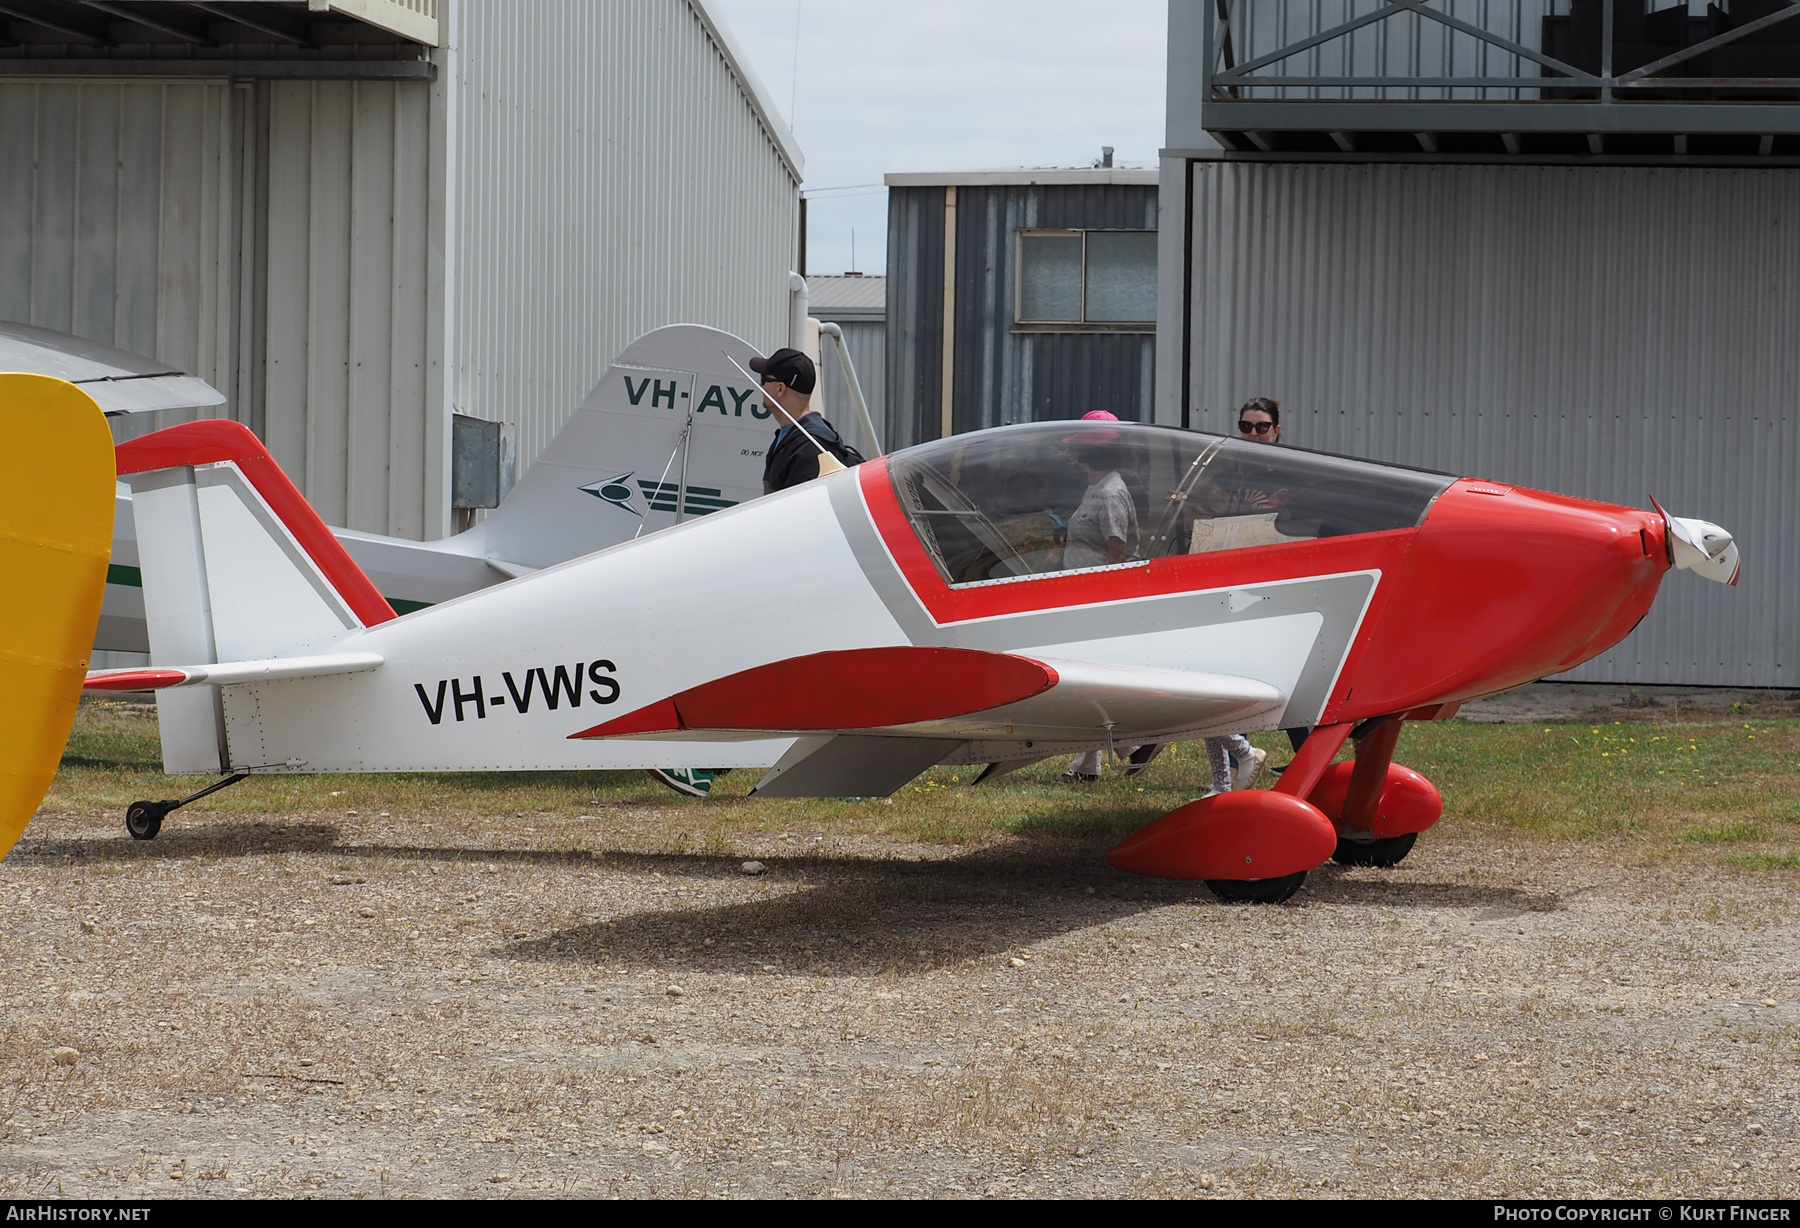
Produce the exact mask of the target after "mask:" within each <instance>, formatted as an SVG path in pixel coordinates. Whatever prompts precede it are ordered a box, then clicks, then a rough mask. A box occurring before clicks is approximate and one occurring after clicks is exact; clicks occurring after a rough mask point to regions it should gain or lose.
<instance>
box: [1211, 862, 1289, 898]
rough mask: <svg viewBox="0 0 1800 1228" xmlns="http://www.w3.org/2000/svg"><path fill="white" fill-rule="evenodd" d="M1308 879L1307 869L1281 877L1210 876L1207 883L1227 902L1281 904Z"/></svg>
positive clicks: (1214, 892) (1215, 893) (1213, 891)
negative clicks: (1240, 877)
mask: <svg viewBox="0 0 1800 1228" xmlns="http://www.w3.org/2000/svg"><path fill="white" fill-rule="evenodd" d="M1305 881H1306V871H1305V870H1301V871H1300V872H1299V873H1297V874H1284V875H1283V876H1282V877H1280V878H1256V879H1247V880H1242V879H1235V878H1209V879H1207V880H1206V885H1207V887H1208V888H1210V889H1211V891H1212V893H1213V894H1214V895H1216V896H1218V897H1219V899H1220V901H1221V902H1223V903H1226V904H1279V903H1281V902H1282V901H1284V900H1288V899H1291V898H1293V894H1294V892H1296V891H1298V890H1300V884H1301V883H1304V882H1305Z"/></svg>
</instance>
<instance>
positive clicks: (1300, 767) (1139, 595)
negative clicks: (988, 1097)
mask: <svg viewBox="0 0 1800 1228" xmlns="http://www.w3.org/2000/svg"><path fill="white" fill-rule="evenodd" d="M4 378H27V377H4ZM64 387H65V388H66V387H67V386H66V385H64ZM76 395H79V394H76ZM117 471H118V474H119V475H120V476H121V477H123V478H125V479H126V480H128V481H129V482H130V484H131V487H132V495H133V502H134V505H135V509H136V516H137V521H138V529H139V541H140V550H141V551H142V558H141V565H142V569H143V582H144V598H145V609H146V614H147V619H148V625H149V634H150V642H151V653H152V662H153V664H152V666H151V667H150V668H148V669H134V670H122V671H104V672H98V673H94V674H90V675H88V676H87V677H86V679H85V686H86V688H87V689H88V690H90V691H105V690H142V689H155V690H156V691H157V699H158V705H159V715H160V718H161V725H162V738H163V754H164V761H165V767H166V769H167V770H169V771H171V772H229V773H233V774H241V773H252V772H254V773H263V772H270V773H279V772H373V771H413V772H416V771H468V770H532V769H539V770H544V769H592V768H637V767H656V766H659V765H663V764H667V763H672V762H699V761H701V760H704V761H705V762H707V763H709V764H716V765H718V766H721V767H751V766H767V765H770V764H773V767H772V768H770V770H769V772H768V774H767V775H766V776H764V777H763V779H762V781H761V783H760V784H759V785H758V786H757V789H756V792H757V794H759V795H762V796H845V795H859V796H870V795H881V794H886V793H889V792H891V791H893V790H894V789H896V788H898V787H899V786H900V785H902V784H904V783H905V782H906V781H908V780H910V779H911V778H913V777H914V776H915V775H917V774H918V773H920V772H922V771H924V770H925V769H927V768H929V767H931V766H933V765H936V764H968V765H986V767H985V770H984V771H982V772H981V774H980V775H981V776H982V778H984V779H992V778H994V777H996V776H998V775H1000V774H1002V773H1004V772H1006V771H1008V770H1011V769H1013V768H1016V767H1018V766H1021V765H1024V764H1028V763H1031V762H1034V761H1036V760H1040V759H1044V758H1047V757H1051V756H1062V755H1068V754H1070V753H1072V752H1075V751H1080V750H1084V749H1090V748H1094V747H1097V746H1098V747H1107V746H1110V747H1115V748H1119V749H1120V750H1123V749H1124V748H1126V747H1130V746H1135V745H1137V744H1140V743H1146V742H1166V741H1173V740H1179V739H1189V738H1197V737H1201V736H1204V735H1209V734H1215V733H1225V732H1242V731H1254V730H1267V729H1286V728H1293V727H1295V726H1310V727H1312V728H1313V733H1312V735H1311V737H1310V738H1309V739H1308V740H1307V741H1306V743H1305V745H1304V747H1303V748H1302V749H1301V751H1300V752H1299V754H1298V755H1297V756H1296V758H1295V760H1294V762H1293V763H1292V764H1291V765H1290V766H1289V767H1288V769H1287V770H1286V772H1285V773H1284V774H1283V775H1282V776H1281V777H1280V780H1279V783H1278V784H1277V785H1276V786H1275V788H1274V789H1272V790H1250V791H1242V792H1232V793H1225V794H1220V795H1216V796H1209V797H1206V798H1202V799H1200V800H1198V801H1195V802H1192V803H1189V804H1187V805H1185V806H1182V807H1181V808H1179V809H1177V810H1175V811H1173V812H1171V813H1169V814H1167V815H1164V816H1163V817H1162V818H1160V819H1157V820H1156V821H1155V822H1153V823H1151V824H1150V825H1148V826H1147V827H1145V828H1143V829H1142V830H1140V831H1138V832H1137V833H1135V834H1133V835H1132V836H1130V837H1128V838H1127V839H1126V840H1124V841H1123V842H1122V843H1121V844H1119V845H1118V846H1117V847H1116V848H1115V849H1114V850H1113V851H1112V854H1111V860H1112V862H1113V864H1115V865H1117V866H1119V867H1122V868H1124V869H1128V870H1134V871H1138V872H1141V873H1146V874H1156V875H1164V876H1169V877H1176V878H1186V879H1203V880H1206V881H1207V882H1208V883H1209V884H1210V885H1212V886H1213V888H1214V890H1215V891H1216V892H1217V893H1218V894H1220V895H1221V896H1222V897H1224V898H1227V899H1249V900H1274V899H1284V898H1286V897H1287V896H1288V895H1291V894H1292V892H1293V891H1294V890H1295V889H1296V888H1297V887H1298V886H1299V885H1300V882H1301V881H1302V880H1303V879H1304V877H1305V874H1306V872H1307V871H1308V870H1311V869H1313V868H1314V867H1316V866H1318V865H1320V864H1321V863H1323V862H1324V861H1326V860H1327V859H1329V858H1331V857H1332V856H1333V855H1334V854H1338V855H1340V856H1342V857H1343V858H1344V859H1347V860H1364V861H1378V862H1386V863H1387V864H1392V862H1393V861H1396V860H1398V858H1399V856H1402V855H1404V853H1405V852H1406V850H1407V848H1409V847H1410V845H1411V841H1412V838H1413V837H1414V835H1415V834H1416V833H1417V832H1420V831H1422V830H1424V829H1425V828H1427V827H1429V826H1430V825H1431V824H1432V823H1434V822H1435V821H1436V820H1437V818H1438V816H1439V813H1440V809H1441V804H1440V801H1439V798H1438V795H1437V792H1436V790H1435V789H1434V788H1433V787H1432V786H1431V784H1430V783H1429V782H1428V781H1426V780H1425V779H1424V778H1423V777H1422V776H1420V775H1418V774H1417V773H1416V772H1412V771H1410V770H1408V769H1406V768H1404V767H1401V766H1398V765H1396V764H1394V763H1393V762H1392V755H1393V750H1394V746H1395V741H1396V739H1397V737H1398V735H1399V732H1400V729H1401V726H1402V723H1403V722H1404V721H1407V720H1426V719H1433V718H1440V717H1443V716H1445V715H1447V714H1448V713H1449V712H1451V711H1452V710H1454V708H1455V706H1456V705H1457V704H1458V703H1459V702H1460V701H1463V700H1466V699H1469V698H1472V697H1474V696H1479V695H1486V694H1490V693H1493V692H1496V691H1501V690H1505V689H1507V688H1509V687H1513V686H1516V685H1519V684H1521V683H1524V682H1528V681H1531V680H1533V679H1537V678H1540V677H1543V676H1544V675H1547V674H1553V673H1558V672H1561V671H1563V670H1567V669H1570V668H1572V667H1573V666H1575V665H1577V664H1579V663H1581V662H1582V661H1585V660H1587V659H1589V658H1591V657H1593V656H1595V655H1597V654H1598V653H1600V652H1603V651H1604V650H1606V649H1607V648H1609V647H1611V646H1612V645H1613V644H1616V643H1617V642H1618V641H1619V640H1621V639H1622V638H1624V636H1625V635H1626V634H1627V633H1628V632H1629V631H1630V630H1631V629H1632V627H1633V626H1635V625H1636V624H1637V622H1638V620H1639V619H1641V618H1642V617H1643V616H1644V614H1645V612H1646V611H1647V610H1648V609H1649V607H1650V604H1651V602H1652V600H1653V599H1654V597H1655V595H1656V592H1657V588H1658V586H1659V585H1660V583H1661V581H1662V577H1663V575H1664V573H1665V572H1667V571H1668V570H1669V569H1670V568H1671V566H1672V565H1673V566H1676V567H1683V568H1689V569H1692V570H1695V571H1698V572H1699V573H1700V574H1702V575H1704V576H1707V577H1708V578H1710V579H1714V580H1718V581H1721V582H1727V583H1735V581H1736V579H1737V550H1736V546H1735V545H1734V544H1733V542H1732V540H1731V537H1730V535H1729V534H1727V533H1725V532H1724V530H1722V529H1719V528H1718V527H1717V526H1714V525H1710V524H1706V523H1704V522H1699V521H1689V520H1682V519H1679V518H1674V517H1670V516H1668V515H1666V514H1665V513H1662V512H1661V511H1660V509H1658V511H1656V512H1642V511H1637V510H1634V509H1630V508H1624V507H1616V506H1611V505H1607V504H1601V503H1592V502H1587V501H1584V500H1580V499H1573V498H1568V497H1565V496H1561V495H1553V494H1546V493H1543V492H1540V491H1534V490H1527V489H1523V488H1519V487H1514V486H1508V485H1503V484H1497V483H1491V482H1482V481H1476V480H1472V479H1466V478H1456V477H1452V476H1448V475H1443V474H1435V473H1426V472H1421V471H1418V470H1412V469H1404V468H1399V467H1396V466H1390V465H1380V464H1374V463H1370V462H1367V461H1359V460H1349V459H1344V458H1341V457H1336V456H1328V455H1322V454H1318V453H1311V452H1305V451H1300V450H1297V449H1290V448H1286V447H1270V446H1266V445H1261V444H1251V443H1243V442H1240V441H1238V440H1233V439H1220V438H1217V437H1214V436H1210V435H1205V434H1199V433H1193V432H1187V431H1178V430H1170V429H1164V428H1160V427H1153V426H1139V425H1131V424H1112V423H1105V424H1102V423H1089V422H1080V423H1066V422H1063V423H1041V424H1035V425H1025V426H1014V427H1005V428H1001V429H998V430H990V431H980V432H975V433H972V434H968V435H959V436H955V437H952V438H949V439H943V440H939V441H936V442H933V443H927V444H922V445H920V446H918V447H914V448H909V449H906V450H904V451H901V452H898V453H895V454H892V455H890V456H888V457H885V458H882V459H878V460H874V461H870V462H868V463H866V464H863V465H861V466H859V467H857V468H854V469H851V470H847V471H842V472H837V473H832V474H829V475H828V476H825V477H822V478H820V479H819V480H817V481H814V482H810V483H807V484H805V485H803V486H800V487H796V488H794V489H791V490H787V491H784V492H781V493H779V494H775V495H770V496H766V497H764V498H760V499H756V500H754V501H752V502H747V503H743V504H741V505H739V506H736V507H732V508H728V509H725V510H722V511H719V512H716V513H715V514H712V515H709V516H707V517H705V518H704V519H697V520H690V521H688V522H686V523H683V524H680V525H676V526H673V527H670V528H667V529H664V530H663V531H661V532H659V533H656V534H655V535H653V536H648V537H645V538H643V539H641V540H638V541H632V542H626V543H624V544H621V545H617V546H613V547H611V548H609V549H606V550H602V551H600V552H599V553H596V554H591V555H587V556H585V557H582V558H578V559H574V560H572V561H569V562H566V563H562V564H559V565H556V566H551V567H547V568H545V569H543V570H541V571H537V572H534V573H532V574H530V575H527V576H523V577H521V578H519V579H515V580H512V581H510V582H507V583H504V584H500V585H497V586H495V587H492V588H488V589H484V590H482V591H479V592H475V593H471V594H468V595H466V596H463V597H459V598H455V599H452V600H449V601H445V602H443V603H441V604H438V605H435V606H432V607H430V608H428V609H423V610H419V611H417V612H414V613H411V614H408V615H405V616H403V617H400V616H396V615H395V613H394V611H393V610H392V608H391V607H390V606H389V605H388V603H387V602H386V601H384V600H383V599H382V598H381V596H380V595H379V593H378V592H377V591H376V590H375V588H374V587H373V586H372V585H371V584H370V582H369V581H368V579H367V578H366V577H365V576H364V575H363V573H362V572H361V571H360V570H358V568H357V567H356V565H355V564H354V562H352V560H351V558H350V556H349V555H348V554H347V553H346V552H345V550H344V549H343V548H342V546H341V545H340V544H339V543H338V542H337V540H336V539H335V538H334V537H333V536H332V534H331V532H330V531H329V530H328V529H327V528H326V527H325V526H324V524H323V523H322V522H320V520H319V518H318V517H317V516H316V515H315V514H314V513H313V511H312V509H311V508H310V507H308V506H307V504H306V503H305V501H304V500H303V499H302V498H301V496H300V495H299V493H298V492H297V491H296V490H295V488H294V487H293V485H292V484H291V483H290V482H289V481H288V480H287V478H286V477H285V476H284V475H283V474H282V472H281V470H280V469H279V468H278V467H277V466H276V465H275V463H274V462H273V461H272V460H270V458H269V456H268V453H267V452H266V451H265V450H264V448H263V447H262V445H261V444H260V443H259V442H258V441H257V439H256V438H255V437H254V436H253V435H252V434H251V433H250V432H249V431H248V430H246V429H244V428H243V427H241V426H238V425H236V424H232V423H227V422H202V423H196V424H193V425H189V426H182V427H176V428H173V429H170V430H166V431H162V432H158V433H157V434H154V435H150V436H146V437H144V438H142V439H138V440H134V441H131V442H129V443H125V444H121V445H120V446H119V447H118V449H117ZM1111 474H1117V475H1118V478H1119V481H1118V483H1112V482H1111V479H1110V478H1109V477H1108V476H1106V475H1111ZM1121 483H1122V485H1123V486H1124V488H1125V489H1126V490H1127V491H1128V492H1129V493H1130V496H1131V499H1132V501H1133V503H1134V507H1135V514H1136V518H1137V529H1136V531H1135V534H1134V535H1135V536H1136V538H1137V540H1136V541H1134V542H1131V543H1129V545H1128V546H1127V548H1126V550H1125V552H1124V553H1125V554H1126V555H1128V557H1126V558H1125V559H1124V561H1121V562H1111V563H1108V562H1104V561H1102V562H1101V563H1100V564H1099V565H1092V566H1079V565H1077V564H1080V563H1082V562H1084V561H1090V559H1089V558H1088V557H1087V556H1086V555H1084V553H1083V552H1082V551H1080V550H1078V549H1076V548H1074V547H1072V546H1071V545H1070V544H1069V543H1068V541H1067V535H1068V534H1069V532H1070V531H1071V529H1070V527H1069V526H1070V522H1071V521H1075V520H1078V519H1079V518H1080V517H1081V515H1082V513H1083V507H1084V501H1085V500H1086V499H1087V498H1088V497H1089V495H1088V492H1089V488H1090V484H1092V485H1093V486H1094V487H1095V488H1096V489H1098V488H1100V487H1103V486H1108V485H1109V484H1110V485H1112V486H1113V487H1114V488H1115V489H1116V487H1117V486H1118V485H1119V484H1121ZM107 493H109V492H107ZM3 558H4V556H0V565H3ZM77 604H79V603H77ZM72 608H73V607H72ZM91 625H92V624H91V623H90V624H89V627H90V629H91ZM58 702H61V701H60V699H59V700H58ZM70 712H71V717H72V708H71V709H70ZM58 719H59V720H60V718H58ZM62 728H63V729H65V730H66V729H67V725H66V724H64V725H63V726H62ZM1353 733H1354V734H1355V736H1356V758H1355V761H1354V762H1353V763H1350V762H1346V763H1342V764H1337V765H1335V766H1333V764H1332V760H1333V757H1334V756H1335V755H1336V753H1337V752H1338V751H1339V749H1340V748H1341V747H1342V746H1343V744H1344V742H1345V740H1346V738H1348V737H1351V736H1352V734H1353ZM695 743H702V744H704V745H703V746H696V745H695ZM46 782H47V778H46ZM40 796H41V794H40ZM32 804H33V805H34V806H35V801H33V803H32ZM158 805H159V804H155V803H139V804H138V805H137V806H134V807H133V809H132V813H131V815H130V816H129V819H128V827H130V829H131V833H132V834H133V835H134V836H137V837H139V838H148V837H151V836H154V835H155V834H156V830H157V828H158V826H159V825H160V822H161V819H162V816H163V812H162V811H161V810H159V809H157V806H158ZM146 806H149V807H150V808H149V809H145V807H146ZM26 817H28V813H27V816H26ZM4 821H5V820H4V817H3V816H0V825H3V824H4ZM19 826H20V827H22V826H23V822H22V820H21V821H20V822H19ZM12 834H13V835H14V836H16V834H17V832H16V831H14V832H13V833H12ZM5 835H6V832H5V830H4V827H3V826H0V837H4V836H5ZM1382 842H1387V843H1382ZM8 843H10V840H9V841H8Z"/></svg>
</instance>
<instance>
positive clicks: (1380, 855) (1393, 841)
mask: <svg viewBox="0 0 1800 1228" xmlns="http://www.w3.org/2000/svg"><path fill="white" fill-rule="evenodd" d="M1418 838H1419V833H1418V832H1416V831H1409V832H1407V833H1406V834H1405V835H1403V836H1389V837H1388V838H1387V839H1385V840H1343V839H1340V840H1339V841H1338V843H1337V852H1335V853H1333V854H1332V855H1331V859H1332V860H1333V861H1335V862H1337V863H1338V864H1339V865H1340V866H1380V867H1381V868H1382V869H1387V868H1388V867H1389V866H1397V865H1399V864H1400V863H1401V862H1402V861H1405V860H1406V855H1407V854H1408V853H1410V852H1412V847H1413V843H1414V842H1415V841H1417V840H1418Z"/></svg>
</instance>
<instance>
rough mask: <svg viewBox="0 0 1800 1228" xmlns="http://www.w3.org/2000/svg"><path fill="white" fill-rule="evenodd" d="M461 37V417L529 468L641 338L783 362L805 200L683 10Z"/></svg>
mask: <svg viewBox="0 0 1800 1228" xmlns="http://www.w3.org/2000/svg"><path fill="white" fill-rule="evenodd" d="M457 20H459V21H460V23H461V29H460V34H459V35H458V36H457V37H458V46H459V48H460V52H459V56H460V58H459V61H458V67H457V69H456V73H457V80H456V88H457V90H458V102H457V105H458V108H459V110H458V115H457V120H456V123H457V125H458V132H457V137H456V155H455V156H456V159H457V169H456V189H455V190H456V198H455V202H454V205H453V209H454V216H455V217H456V223H455V226H454V234H455V241H454V251H453V260H454V264H455V274H454V276H455V288H454V291H453V301H452V307H451V310H452V312H453V317H452V322H451V323H452V334H451V335H452V338H453V341H452V347H453V349H452V353H453V355H454V358H453V369H452V379H453V383H452V397H453V401H454V407H455V409H456V411H457V412H459V413H467V414H474V415H476V416H479V417H483V418H489V419H499V420H504V421H509V422H515V423H517V424H518V426H519V461H520V464H521V465H524V464H525V463H528V462H529V461H530V460H531V458H532V457H534V456H536V455H537V453H538V452H539V451H540V450H541V449H542V448H543V446H544V445H545V444H546V443H548V442H549V441H550V438H551V437H552V436H553V435H554V434H555V433H556V431H557V429H558V428H559V427H560V426H561V425H562V424H563V422H564V420H565V419H566V418H567V417H568V416H569V415H570V414H571V413H573V412H574V410H575V407H576V405H577V404H579V403H580V401H581V399H582V397H583V396H585V395H586V394H587V391H588V389H589V388H590V387H591V386H592V385H593V383H594V382H595V381H596V380H597V379H598V378H599V377H600V375H601V374H602V373H603V372H604V371H605V370H606V367H607V364H608V363H609V362H610V361H611V360H612V357H613V356H614V355H615V354H616V353H617V352H618V351H619V350H620V349H622V348H624V346H625V345H626V344H627V343H628V342H630V341H631V340H632V339H633V338H635V337H637V336H639V335H640V334H642V333H644V332H646V331H648V330H649V329H652V328H656V327H659V326H661V325H664V324H671V323H675V322H678V321H690V322H693V323H698V324H709V325H712V326H714V327H716V328H722V329H725V330H727V331H729V332H733V333H736V334H738V335H739V336H742V337H744V338H746V339H747V340H749V341H751V342H753V343H754V344H756V345H759V346H767V347H770V348H773V347H775V346H779V345H781V344H783V343H784V342H785V339H786V335H787V273H788V270H789V269H790V268H792V267H793V261H794V256H795V240H796V237H797V225H798V212H799V196H798V184H797V182H796V180H795V177H794V175H793V174H792V172H791V171H790V170H789V169H788V167H787V165H786V163H785V162H783V160H782V159H781V157H780V156H779V154H778V152H777V150H776V147H775V146H774V144H773V143H772V142H771V140H770V138H769V136H768V135H767V133H766V132H765V131H764V129H763V128H762V126H761V120H760V119H759V117H758V116H757V114H756V112H755V111H754V110H753V108H752V107H751V105H750V102H749V100H748V99H747V98H746V97H745V95H744V91H743V87H742V86H741V84H740V83H739V81H738V80H737V78H736V77H735V76H734V75H733V73H732V72H731V70H730V68H729V66H728V65H727V63H726V61H725V59H724V58H723V56H722V55H721V53H720V50H719V48H718V47H717V46H715V45H714V43H713V41H712V39H711V37H710V35H709V33H708V32H707V30H706V28H705V26H704V24H703V23H702V22H701V20H700V18H699V17H698V16H697V15H696V14H695V12H694V11H693V9H692V8H690V7H689V5H688V4H687V3H686V2H685V0H630V2H629V3H625V2H620V3H607V4H590V3H583V2H582V0H555V2H550V0H545V2H542V3H535V4H531V5H510V4H498V3H467V4H465V5H463V6H461V11H460V16H459V17H458V18H457Z"/></svg>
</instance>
